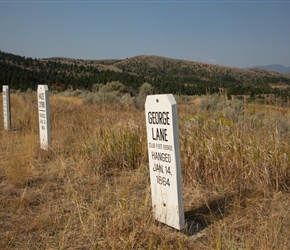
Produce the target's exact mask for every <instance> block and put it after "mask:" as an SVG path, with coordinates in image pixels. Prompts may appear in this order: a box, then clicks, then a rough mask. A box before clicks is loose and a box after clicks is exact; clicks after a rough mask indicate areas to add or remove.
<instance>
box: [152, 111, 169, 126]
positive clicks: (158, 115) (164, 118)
mask: <svg viewBox="0 0 290 250" xmlns="http://www.w3.org/2000/svg"><path fill="white" fill-rule="evenodd" d="M148 122H149V124H162V125H170V123H169V112H148Z"/></svg>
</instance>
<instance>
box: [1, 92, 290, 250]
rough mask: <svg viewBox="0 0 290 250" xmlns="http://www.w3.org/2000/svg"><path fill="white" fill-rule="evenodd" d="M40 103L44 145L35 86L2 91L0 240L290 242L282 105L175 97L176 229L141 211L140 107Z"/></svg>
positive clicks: (98, 245) (288, 153)
mask: <svg viewBox="0 0 290 250" xmlns="http://www.w3.org/2000/svg"><path fill="white" fill-rule="evenodd" d="M0 101H1V103H2V96H1V98H0ZM50 104H51V106H50V110H51V129H52V130H51V133H52V149H51V150H50V151H49V152H46V151H43V150H41V149H39V136H38V114H37V100H36V94H35V93H18V94H16V93H15V94H11V109H12V110H11V118H12V122H11V124H12V131H10V132H7V131H4V130H3V122H1V124H0V152H1V153H0V249H22V250H23V249H279V250H281V249H285V250H286V249H290V237H289V233H290V111H289V110H287V109H284V108H278V107H275V106H272V107H266V106H259V105H249V104H247V105H245V104H244V105H243V104H241V103H239V102H234V101H228V100H226V99H225V98H223V97H217V96H213V97H210V96H208V97H202V98H201V100H198V102H194V101H192V102H188V103H186V104H182V103H180V104H179V105H178V110H179V133H180V149H181V163H182V175H183V199H184V206H185V216H186V221H187V229H186V231H185V232H183V233H181V232H178V231H176V230H175V229H172V228H169V227H168V226H165V225H163V224H161V223H158V222H156V221H154V219H153V217H152V208H151V195H150V182H149V169H148V156H147V143H146V128H145V113H144V111H143V110H137V109H136V108H134V107H128V106H127V107H122V106H121V105H117V104H114V105H113V104H112V105H105V104H103V105H101V104H99V105H88V104H83V102H82V100H81V99H78V98H71V97H70V98H69V97H62V96H51V97H50ZM0 121H3V112H2V111H1V112H0Z"/></svg>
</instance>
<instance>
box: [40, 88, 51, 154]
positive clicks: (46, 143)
mask: <svg viewBox="0 0 290 250" xmlns="http://www.w3.org/2000/svg"><path fill="white" fill-rule="evenodd" d="M37 96H38V116H39V135H40V148H42V149H44V150H48V149H49V148H50V147H51V137H50V110H49V96H48V87H47V85H38V88H37Z"/></svg>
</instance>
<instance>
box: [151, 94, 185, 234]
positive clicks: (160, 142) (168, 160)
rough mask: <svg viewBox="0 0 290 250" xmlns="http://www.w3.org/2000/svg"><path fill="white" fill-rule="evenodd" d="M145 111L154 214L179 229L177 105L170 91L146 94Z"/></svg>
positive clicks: (182, 223) (181, 217)
mask: <svg viewBox="0 0 290 250" xmlns="http://www.w3.org/2000/svg"><path fill="white" fill-rule="evenodd" d="M145 113H146V127H147V142H148V156H149V167H150V181H151V194H152V206H153V212H154V217H155V219H156V220H158V221H161V222H162V223H165V224H167V225H169V226H171V227H174V228H176V229H178V230H182V229H184V227H185V220H184V206H183V198H182V178H181V164H180V149H179V139H178V138H179V137H178V116H177V105H176V101H175V99H174V97H173V95H172V94H169V95H149V96H147V98H146V103H145Z"/></svg>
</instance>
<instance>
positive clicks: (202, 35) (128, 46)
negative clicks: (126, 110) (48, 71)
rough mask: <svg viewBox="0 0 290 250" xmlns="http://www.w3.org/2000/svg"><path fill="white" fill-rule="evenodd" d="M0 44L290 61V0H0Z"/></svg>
mask: <svg viewBox="0 0 290 250" xmlns="http://www.w3.org/2000/svg"><path fill="white" fill-rule="evenodd" d="M0 50H2V51H5V52H9V53H13V54H17V55H21V56H26V57H33V58H47V57H54V56H61V57H71V58H78V59H124V58H127V57H132V56H137V55H159V56H165V57H170V58H177V59H186V60H191V61H199V62H205V63H213V64H219V65H225V66H231V67H251V66H257V65H269V64H274V63H279V64H282V65H284V66H290V0H288V1H242V0H241V1H238V0H237V1H206V0H205V1H148V0H147V1H146V0H144V1H137V0H136V1H121V0H119V1H58V0H51V1H50V0H47V1H44V0H43V1H41V0H38V1H24V0H19V1H13V0H8V1H3V0H0Z"/></svg>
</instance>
